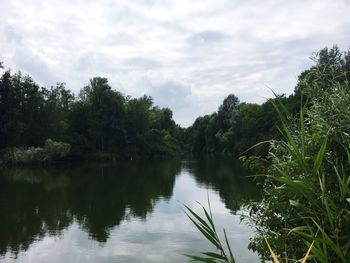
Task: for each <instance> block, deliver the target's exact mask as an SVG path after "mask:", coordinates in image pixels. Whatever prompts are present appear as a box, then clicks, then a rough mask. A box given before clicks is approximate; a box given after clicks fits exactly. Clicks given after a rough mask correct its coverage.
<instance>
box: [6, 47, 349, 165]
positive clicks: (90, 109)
mask: <svg viewBox="0 0 350 263" xmlns="http://www.w3.org/2000/svg"><path fill="white" fill-rule="evenodd" d="M313 60H314V62H315V65H314V66H313V67H311V68H310V69H308V70H306V71H304V72H302V73H301V74H300V76H299V77H298V82H297V85H296V87H295V90H294V92H293V93H292V94H291V95H289V96H286V95H284V94H275V98H272V99H268V100H267V101H266V102H265V103H263V104H261V105H258V104H253V103H245V102H240V101H239V98H238V97H237V96H235V95H234V94H230V95H228V96H227V97H226V98H225V99H224V100H223V102H222V104H221V105H220V106H219V107H218V110H217V112H214V113H212V114H210V115H205V116H202V117H198V118H197V119H196V120H195V121H194V123H193V125H192V126H190V127H188V128H182V127H180V126H179V125H178V124H176V123H175V121H174V120H173V118H172V115H173V113H172V111H171V109H169V108H159V107H157V106H155V105H154V104H153V99H152V97H150V96H147V95H143V96H141V97H139V98H132V97H130V96H127V95H124V94H122V93H120V92H118V91H117V90H115V89H113V88H112V87H111V86H110V85H109V83H108V80H107V79H106V78H102V77H94V78H92V79H90V83H89V85H87V86H85V87H83V88H82V89H81V90H80V92H79V94H78V95H75V94H73V93H72V92H71V90H70V89H69V88H68V87H66V85H65V83H57V85H56V86H54V87H50V88H47V87H41V86H39V85H38V84H37V83H36V82H35V81H34V80H33V79H32V78H31V77H30V76H28V75H23V74H22V73H21V72H17V73H12V72H11V70H9V69H6V70H5V69H4V66H3V65H2V64H1V67H2V68H3V69H2V70H3V73H2V76H1V78H0V138H1V140H0V149H1V150H0V154H1V156H2V162H3V163H11V162H12V163H31V162H52V161H57V160H60V159H64V160H72V159H138V158H144V159H152V158H169V157H175V156H183V155H196V156H198V155H208V154H209V155H217V154H224V155H234V156H239V155H240V154H242V153H244V154H245V155H262V156H264V155H266V154H267V152H268V150H269V146H268V144H261V145H260V146H259V147H255V148H253V149H251V150H249V151H247V150H248V149H250V148H251V147H252V146H253V145H256V144H257V143H259V142H264V141H268V140H270V139H272V138H278V136H280V135H279V132H278V122H279V121H278V119H279V118H278V114H277V113H276V111H275V109H274V107H273V103H274V102H276V101H280V102H281V103H282V104H283V105H284V106H285V107H286V109H287V111H288V112H290V113H291V114H292V115H297V114H298V113H299V110H300V107H301V105H304V104H307V103H308V96H309V95H307V94H305V92H304V87H305V86H306V85H307V84H308V83H312V82H313V81H315V79H316V76H315V74H316V73H315V72H314V71H315V69H316V68H323V70H325V71H329V72H331V71H332V74H335V75H339V74H340V73H341V72H346V71H349V67H350V66H349V65H350V58H349V52H341V51H340V50H339V48H338V47H336V46H334V47H333V48H329V49H328V48H325V49H323V50H321V51H319V52H318V53H315V54H314V56H313ZM337 79H338V80H339V81H340V82H345V81H348V80H349V75H346V76H339V77H337Z"/></svg>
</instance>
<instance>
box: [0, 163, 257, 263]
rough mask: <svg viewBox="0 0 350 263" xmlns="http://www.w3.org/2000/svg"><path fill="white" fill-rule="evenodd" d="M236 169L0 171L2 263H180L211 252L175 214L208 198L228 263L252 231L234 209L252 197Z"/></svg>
mask: <svg viewBox="0 0 350 263" xmlns="http://www.w3.org/2000/svg"><path fill="white" fill-rule="evenodd" d="M246 175H247V171H245V170H244V169H243V168H242V166H241V164H240V163H239V162H238V161H235V160H228V159H205V160H185V161H158V162H149V161H148V162H141V161H130V162H114V163H107V164H101V163H100V164H94V163H84V164H74V165H70V166H68V167H67V166H64V167H62V166H55V167H45V168H43V167H31V168H11V169H3V170H1V171H0V211H1V216H0V261H1V262H36V263H37V262H84V263H86V262H188V259H187V258H186V257H185V256H183V254H186V253H190V254H199V253H200V252H205V251H215V249H214V248H213V247H212V246H211V245H210V244H209V243H208V242H207V241H206V240H204V238H203V237H202V236H201V235H200V233H199V232H198V231H197V230H196V229H195V227H194V226H193V225H192V223H191V222H190V221H189V219H188V218H187V217H186V215H185V214H184V211H183V205H182V204H187V205H188V206H190V207H191V208H193V209H194V210H195V211H198V212H199V211H200V207H199V205H198V204H197V203H196V201H198V202H200V203H202V204H204V205H206V204H207V198H208V196H209V198H210V202H211V208H212V211H213V217H214V220H215V222H216V224H217V228H218V229H222V228H223V227H225V229H226V231H227V232H228V235H229V240H230V243H231V246H232V248H233V252H234V254H235V256H236V260H237V262H258V261H259V260H258V256H257V255H256V254H254V253H252V252H251V251H249V250H248V249H247V245H248V243H249V237H252V236H253V234H254V232H253V229H252V228H251V226H249V225H248V224H246V223H244V222H243V223H240V215H241V214H244V213H246V211H244V209H242V205H244V203H246V201H247V200H251V199H257V198H259V191H258V189H257V187H256V185H255V184H254V183H253V182H252V181H251V180H249V179H248V178H247V177H246Z"/></svg>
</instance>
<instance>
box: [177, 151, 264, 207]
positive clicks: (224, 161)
mask: <svg viewBox="0 0 350 263" xmlns="http://www.w3.org/2000/svg"><path fill="white" fill-rule="evenodd" d="M184 164H185V165H184V167H186V168H187V169H188V170H189V172H190V173H191V174H192V175H193V176H194V177H195V178H196V180H197V182H198V183H200V184H202V185H205V186H207V187H210V188H211V189H214V190H216V191H217V192H218V193H219V195H220V197H221V199H222V201H223V202H224V203H225V206H226V208H228V209H229V210H230V211H231V212H232V213H233V214H235V213H236V211H237V210H239V209H240V208H241V206H242V204H244V203H245V202H246V201H249V200H256V199H258V198H259V197H260V192H259V190H258V188H257V187H256V184H255V183H254V182H253V179H252V178H247V177H248V176H249V175H250V173H249V171H248V170H247V169H245V168H244V167H243V166H242V164H241V162H240V161H238V160H232V159H228V158H215V159H213V158H207V159H202V160H196V161H188V162H184Z"/></svg>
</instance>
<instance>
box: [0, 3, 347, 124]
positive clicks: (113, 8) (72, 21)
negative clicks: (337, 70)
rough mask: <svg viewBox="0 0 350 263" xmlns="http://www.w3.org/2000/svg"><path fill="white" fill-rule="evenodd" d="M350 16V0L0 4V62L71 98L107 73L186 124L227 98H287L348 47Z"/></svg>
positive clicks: (127, 92) (123, 89) (127, 90)
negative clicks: (317, 66)
mask: <svg viewBox="0 0 350 263" xmlns="http://www.w3.org/2000/svg"><path fill="white" fill-rule="evenodd" d="M349 14H350V1H349V0H293V1H286V0H244V1H243V0H211V1H210V0H198V1H197V0H186V1H185V0H99V1H96V0H84V1H82V0H81V1H79V0H74V1H73V0H52V1H51V0H46V1H42V0H40V1H39V0H37V1H36V0H32V1H30V0H26V1H24V0H22V1H16V0H0V17H1V22H0V61H3V62H4V65H5V67H9V68H11V69H12V70H15V71H17V70H21V71H23V72H25V73H28V74H30V75H31V76H32V77H33V78H34V80H35V81H36V82H38V83H39V84H41V85H45V86H51V85H55V84H56V83H57V82H66V83H67V87H68V88H69V89H71V90H73V91H74V92H75V93H77V92H78V91H79V89H80V88H81V87H83V86H84V85H86V84H87V83H88V81H89V79H90V78H92V77H94V76H102V77H107V78H108V79H109V81H110V84H111V86H112V87H113V88H114V89H117V90H119V91H121V92H123V93H124V94H125V95H131V96H136V97H139V96H142V95H143V94H148V95H151V96H152V97H153V98H154V102H155V104H157V105H159V106H162V107H169V108H171V109H172V110H173V112H174V119H175V120H176V121H177V122H178V123H179V124H181V125H182V126H188V125H190V124H192V122H193V121H194V119H195V118H196V117H198V116H199V115H204V114H208V113H212V112H213V111H215V110H217V108H218V106H219V105H220V104H221V102H222V100H223V99H224V98H225V97H226V96H227V95H228V94H230V93H233V94H235V95H237V96H238V97H239V98H240V100H241V101H245V102H257V103H261V102H263V101H264V100H265V99H266V98H267V97H271V96H272V95H271V91H270V90H269V88H268V87H270V88H271V89H273V90H274V91H276V92H277V93H286V94H290V93H291V92H292V91H293V89H294V85H295V83H296V80H297V76H298V75H299V73H300V72H301V71H302V70H304V69H306V68H308V67H309V66H310V65H312V61H311V60H310V59H309V58H310V56H311V55H312V53H313V52H315V51H318V50H320V49H321V48H323V47H325V46H329V47H330V46H332V45H333V44H338V46H339V47H340V48H341V49H343V50H345V49H347V48H348V47H349V46H350V15H349Z"/></svg>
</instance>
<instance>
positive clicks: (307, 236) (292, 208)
mask: <svg viewBox="0 0 350 263" xmlns="http://www.w3.org/2000/svg"><path fill="white" fill-rule="evenodd" d="M349 66H350V53H349V52H347V53H340V52H339V51H338V50H337V49H336V48H333V49H331V50H327V49H326V50H322V51H321V52H320V53H319V54H318V59H317V60H316V65H315V66H314V67H312V68H311V69H310V70H309V71H307V72H306V73H305V74H304V78H303V79H302V81H301V82H299V85H298V88H300V89H303V91H304V94H305V96H306V98H307V99H308V103H307V104H306V106H305V107H303V108H302V109H301V113H300V116H299V118H295V117H294V118H293V117H291V116H288V115H287V117H286V114H285V112H287V111H286V110H285V108H284V106H283V104H282V103H278V104H275V106H276V110H277V113H278V114H279V117H280V119H281V121H282V124H281V133H282V135H283V139H281V140H273V141H271V143H270V151H269V154H268V156H267V160H268V164H269V165H268V166H267V167H265V169H264V174H266V176H267V179H266V180H265V182H264V185H263V189H264V193H263V199H262V201H260V202H258V203H253V204H251V206H250V208H251V217H252V220H253V221H254V222H255V223H256V225H257V227H258V235H257V236H256V237H255V238H254V239H253V240H252V243H251V245H250V247H251V248H252V249H254V250H257V251H258V252H259V253H260V254H261V255H262V256H263V258H264V257H266V256H267V254H268V253H267V251H268V250H267V249H266V246H264V243H265V241H264V238H268V239H269V241H270V243H272V244H273V246H274V250H275V251H276V252H277V253H278V255H279V256H280V257H281V258H292V259H298V258H301V257H302V256H303V254H304V253H305V252H306V250H307V248H308V247H311V254H312V256H313V257H314V259H315V260H316V261H317V262H348V260H349V258H350V241H349V240H350V232H349V230H350V228H349V224H350V175H349V172H350V144H349V142H350V126H349V124H350V85H349V76H350V75H349V73H350V67H349Z"/></svg>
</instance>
